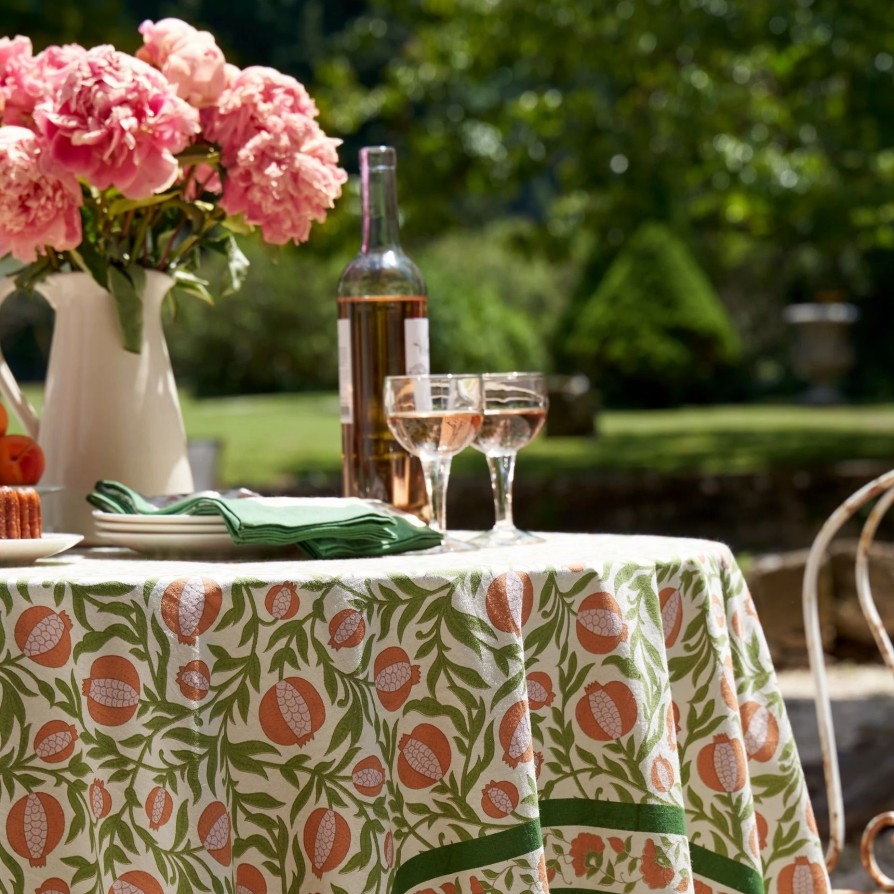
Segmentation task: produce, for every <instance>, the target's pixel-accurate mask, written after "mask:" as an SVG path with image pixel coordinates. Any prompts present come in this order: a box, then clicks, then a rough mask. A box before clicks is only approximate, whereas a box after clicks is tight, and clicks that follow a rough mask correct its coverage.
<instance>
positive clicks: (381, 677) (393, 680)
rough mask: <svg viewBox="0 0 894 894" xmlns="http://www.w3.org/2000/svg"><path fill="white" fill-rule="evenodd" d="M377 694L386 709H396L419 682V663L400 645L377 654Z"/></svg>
mask: <svg viewBox="0 0 894 894" xmlns="http://www.w3.org/2000/svg"><path fill="white" fill-rule="evenodd" d="M373 676H374V679H375V683H376V695H378V696H379V701H380V702H381V703H382V707H383V708H384V709H385V710H386V711H396V710H397V709H398V708H399V707H400V706H401V705H402V704H403V703H404V702H405V701H406V700H407V696H409V694H410V689H412V688H413V686H415V685H416V684H417V683H418V682H419V665H418V664H410V658H409V656H408V655H407V653H406V652H405V651H404V650H403V649H401V648H400V646H389V647H388V648H387V649H385V650H384V651H383V652H380V653H379V654H378V655H377V656H376V662H375V665H374V666H373Z"/></svg>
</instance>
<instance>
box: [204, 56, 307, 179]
mask: <svg viewBox="0 0 894 894" xmlns="http://www.w3.org/2000/svg"><path fill="white" fill-rule="evenodd" d="M231 77H232V80H231V82H230V84H229V86H228V87H227V89H226V90H225V91H224V92H223V93H222V94H221V96H220V99H219V100H218V103H217V107H216V108H213V109H205V110H204V111H203V112H202V129H203V131H204V132H205V135H206V136H207V137H208V139H209V140H211V141H212V142H215V143H218V144H219V145H220V147H221V149H222V151H223V156H222V157H223V163H224V165H225V166H227V165H229V164H230V163H231V161H232V160H233V159H234V158H235V156H236V154H237V153H238V152H239V150H240V149H241V148H242V146H244V145H245V144H246V143H247V142H248V141H249V140H250V139H251V138H252V137H253V136H255V135H256V134H258V133H259V132H261V131H265V130H275V129H276V128H277V126H278V125H277V124H276V122H277V121H282V120H284V119H286V118H287V117H289V116H294V115H297V116H299V117H301V118H316V117H317V115H318V114H319V113H318V112H317V107H316V105H315V104H314V101H313V100H312V99H311V98H310V95H309V94H308V92H307V90H305V89H304V85H303V84H301V83H299V82H298V81H296V80H295V78H293V77H290V76H289V75H284V74H281V73H280V72H278V71H276V70H275V69H273V68H265V67H264V66H261V65H253V66H251V67H250V68H246V69H244V70H242V71H238V69H237V71H236V72H232V73H231Z"/></svg>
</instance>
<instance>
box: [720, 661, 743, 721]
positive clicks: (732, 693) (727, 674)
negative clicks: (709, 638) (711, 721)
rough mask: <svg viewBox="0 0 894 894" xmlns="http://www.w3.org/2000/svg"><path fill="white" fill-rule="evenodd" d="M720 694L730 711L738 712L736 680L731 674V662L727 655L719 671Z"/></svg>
mask: <svg viewBox="0 0 894 894" xmlns="http://www.w3.org/2000/svg"><path fill="white" fill-rule="evenodd" d="M720 694H721V696H723V700H724V702H725V703H726V706H727V707H728V708H729V709H730V711H738V710H739V696H738V694H737V692H736V678H735V676H734V674H733V661H732V659H731V658H730V657H729V656H728V655H727V657H726V658H724V660H723V667H722V668H721V671H720Z"/></svg>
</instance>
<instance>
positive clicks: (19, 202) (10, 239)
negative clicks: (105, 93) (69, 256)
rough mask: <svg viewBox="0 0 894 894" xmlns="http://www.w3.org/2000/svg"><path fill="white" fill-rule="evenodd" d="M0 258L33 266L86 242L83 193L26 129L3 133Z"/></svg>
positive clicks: (0, 142) (0, 145)
mask: <svg viewBox="0 0 894 894" xmlns="http://www.w3.org/2000/svg"><path fill="white" fill-rule="evenodd" d="M0 184H3V188H2V189H0V256H2V255H5V254H7V253H11V254H12V256H13V257H14V258H16V259H17V260H19V261H23V262H24V263H26V264H28V263H31V262H32V261H35V260H37V255H38V254H42V253H44V252H45V251H46V249H47V248H53V249H56V250H57V251H67V250H68V249H70V248H76V247H77V246H78V245H79V244H80V241H81V215H80V211H79V209H80V206H81V202H82V194H81V188H80V187H79V186H78V182H77V180H76V179H75V177H74V176H72V175H71V174H69V173H67V172H66V171H60V170H58V168H55V167H54V166H53V165H52V164H51V163H50V161H49V158H48V155H47V153H46V150H45V147H44V146H43V143H42V140H41V138H40V137H39V136H38V135H37V134H35V133H34V132H33V131H31V130H28V129H27V128H24V127H13V126H8V127H0Z"/></svg>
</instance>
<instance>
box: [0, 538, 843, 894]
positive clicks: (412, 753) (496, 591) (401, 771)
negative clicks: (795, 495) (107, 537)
mask: <svg viewBox="0 0 894 894" xmlns="http://www.w3.org/2000/svg"><path fill="white" fill-rule="evenodd" d="M132 555H133V554H130V553H126V552H124V551H122V552H120V553H118V554H115V553H109V552H106V553H105V555H104V556H103V555H102V554H91V553H86V554H83V555H80V556H77V555H76V556H74V557H72V558H71V559H62V558H60V559H58V560H55V561H47V562H45V563H43V564H40V565H39V566H33V567H30V568H20V569H5V571H3V572H2V573H0V616H2V631H0V693H2V710H0V892H2V894H22V892H28V894H30V892H37V894H107V892H108V894H195V892H221V894H222V892H226V894H279V892H283V894H363V892H370V894H480V892H488V894H490V892H499V894H531V892H536V894H547V892H551V894H574V892H613V894H633V892H636V894H642V892H646V891H667V892H671V891H673V892H681V894H682V892H695V894H722V892H727V891H729V892H741V894H759V892H763V891H767V892H770V894H794V892H798V894H814V892H817V894H819V892H825V891H826V890H827V887H828V879H827V876H826V872H825V868H824V866H823V860H822V855H821V849H820V846H819V842H818V840H817V837H816V830H815V825H814V822H813V816H812V813H811V808H810V804H809V801H808V797H807V793H806V790H805V786H804V780H803V777H802V774H801V770H800V765H799V763H798V757H797V754H796V750H795V744H794V742H793V740H792V735H791V730H790V727H789V724H788V721H787V718H786V714H785V709H784V706H783V702H782V698H781V696H780V694H779V690H778V688H777V685H776V680H775V676H774V673H773V670H772V666H771V663H770V659H769V655H768V652H767V649H766V645H765V642H764V638H763V634H762V632H761V628H760V624H759V621H758V619H757V617H756V615H755V611H754V607H753V605H752V602H751V599H750V597H749V594H748V592H747V589H746V587H745V585H744V582H743V579H742V576H741V573H740V571H739V569H738V568H737V566H736V565H735V563H734V561H733V559H732V557H731V555H730V553H729V551H728V550H727V548H726V547H724V546H722V545H720V544H716V543H711V542H706V541H696V540H676V539H667V538H653V537H611V536H588V535H549V536H548V537H547V540H546V542H545V543H542V544H538V545H535V546H525V547H523V548H518V549H502V550H483V551H479V552H472V553H466V554H452V555H437V556H412V557H410V556H396V557H389V558H383V559H374V560H362V561H353V562H352V561H329V562H253V563H233V564H228V563H223V562H220V563H215V562H174V561H150V560H145V559H138V558H128V556H132Z"/></svg>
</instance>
